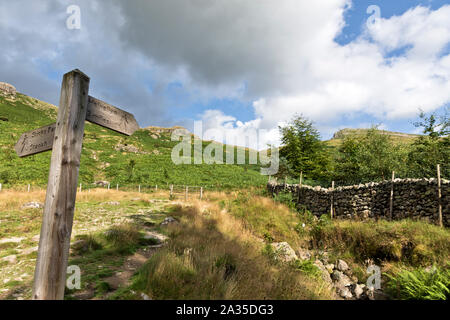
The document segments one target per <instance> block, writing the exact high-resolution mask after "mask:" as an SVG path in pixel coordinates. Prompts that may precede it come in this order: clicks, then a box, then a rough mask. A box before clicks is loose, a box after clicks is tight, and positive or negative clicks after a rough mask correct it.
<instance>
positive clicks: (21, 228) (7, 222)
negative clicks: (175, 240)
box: [0, 193, 178, 300]
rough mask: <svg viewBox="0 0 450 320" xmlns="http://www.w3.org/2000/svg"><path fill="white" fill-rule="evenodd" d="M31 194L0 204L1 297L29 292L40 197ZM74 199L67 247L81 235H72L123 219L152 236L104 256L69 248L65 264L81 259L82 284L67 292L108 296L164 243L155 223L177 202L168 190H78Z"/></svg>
mask: <svg viewBox="0 0 450 320" xmlns="http://www.w3.org/2000/svg"><path fill="white" fill-rule="evenodd" d="M30 199H32V198H30V196H28V198H25V199H24V200H23V201H16V202H14V203H13V204H12V205H11V206H10V207H8V208H3V209H2V208H0V299H15V300H22V299H30V297H31V288H32V280H33V273H34V267H35V264H36V258H37V249H38V244H39V232H40V225H41V221H42V220H41V215H42V203H43V197H42V194H37V195H36V197H35V199H34V200H32V201H29V200H30ZM78 199H79V200H78V202H77V205H76V212H75V217H74V225H73V231H72V241H71V247H73V246H77V245H78V246H79V245H80V244H81V245H83V240H77V239H79V238H83V236H89V235H92V234H96V233H97V234H98V233H102V232H106V231H107V230H108V229H109V228H111V227H113V226H120V225H127V224H133V225H136V226H138V228H139V230H140V231H141V232H142V234H143V237H144V239H152V241H151V242H149V243H148V244H145V243H144V244H143V245H141V246H139V247H138V248H137V249H136V250H133V251H134V253H132V254H128V253H126V254H112V255H111V254H109V255H108V258H107V259H101V258H99V259H95V258H93V257H89V256H87V257H84V256H83V254H81V255H80V253H79V252H77V251H75V250H73V249H71V255H70V258H69V265H73V264H77V265H80V268H81V270H82V290H79V291H76V292H70V291H69V292H68V294H67V295H66V298H68V299H99V298H102V299H103V298H109V297H111V296H112V295H113V293H114V291H115V290H117V289H119V288H120V287H123V286H126V285H127V284H128V282H129V278H131V276H132V275H133V274H134V272H135V271H136V270H137V269H139V267H140V266H142V265H143V263H144V262H145V261H146V260H147V259H148V258H149V257H150V256H151V255H152V253H154V252H155V251H156V250H158V248H160V247H161V246H163V245H164V241H165V236H164V234H163V232H162V233H161V232H160V231H159V225H160V223H161V222H163V221H164V219H165V218H166V217H167V210H170V207H172V206H173V205H175V204H177V203H178V202H177V201H171V200H168V197H167V195H161V194H145V195H144V194H133V193H130V194H120V195H118V196H113V195H109V196H108V195H103V194H92V195H87V194H82V195H81V196H79V197H78ZM111 199H118V200H111ZM22 202H23V203H22ZM3 205H4V203H3ZM102 260H103V261H102ZM102 286H103V288H102Z"/></svg>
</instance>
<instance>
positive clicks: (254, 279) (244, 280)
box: [132, 202, 333, 299]
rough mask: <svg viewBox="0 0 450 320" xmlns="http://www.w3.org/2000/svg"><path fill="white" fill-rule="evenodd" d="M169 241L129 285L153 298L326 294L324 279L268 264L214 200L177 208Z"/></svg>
mask: <svg viewBox="0 0 450 320" xmlns="http://www.w3.org/2000/svg"><path fill="white" fill-rule="evenodd" d="M175 217H176V218H177V219H179V221H180V223H179V224H177V225H174V226H171V227H170V234H171V240H170V242H169V245H168V246H167V247H166V248H164V249H162V250H161V251H159V252H158V253H157V254H155V255H154V256H152V257H151V258H150V260H149V261H148V262H147V264H146V265H145V266H144V267H143V268H142V269H141V271H140V272H139V273H138V275H137V277H136V278H135V282H134V284H133V286H132V288H133V290H141V291H144V292H146V293H147V294H148V295H149V296H150V297H152V298H153V299H329V298H331V297H332V296H333V295H332V293H331V292H330V291H329V289H328V288H327V287H326V286H325V284H324V283H322V282H321V281H318V280H317V279H314V278H312V277H310V276H308V275H306V274H305V273H303V272H302V271H301V270H298V269H296V268H293V267H292V266H290V265H285V264H273V262H272V261H271V259H270V258H269V257H268V256H267V255H265V254H264V250H263V249H264V244H263V243H261V242H260V241H259V240H258V238H256V237H255V236H254V235H253V234H252V233H251V232H250V230H249V229H247V228H246V227H245V225H244V223H243V222H242V220H240V219H236V218H234V217H233V216H231V215H229V214H227V213H226V212H224V210H222V209H221V208H220V206H219V205H217V204H216V205H211V204H208V205H204V203H202V202H197V203H196V204H195V206H194V207H191V208H182V207H180V208H178V209H177V210H176V212H175Z"/></svg>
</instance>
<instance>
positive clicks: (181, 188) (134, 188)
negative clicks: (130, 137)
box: [0, 182, 214, 200]
mask: <svg viewBox="0 0 450 320" xmlns="http://www.w3.org/2000/svg"><path fill="white" fill-rule="evenodd" d="M46 188H47V187H46V186H43V185H34V184H27V185H14V186H12V185H6V186H5V185H2V184H1V183H0V192H6V191H8V190H13V191H16V192H23V193H30V192H35V191H45V190H46ZM213 188H214V186H211V189H209V188H208V187H207V186H189V185H175V184H170V185H169V184H166V185H146V184H133V185H119V184H114V185H112V184H110V183H103V182H101V183H82V182H81V183H80V184H79V185H78V187H77V191H78V192H88V193H90V192H91V191H95V190H107V191H121V192H137V193H155V192H158V191H165V192H169V194H170V197H171V198H173V199H181V198H184V199H186V200H188V199H192V198H199V199H202V198H203V194H204V192H205V191H206V190H213Z"/></svg>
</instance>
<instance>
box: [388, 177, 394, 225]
mask: <svg viewBox="0 0 450 320" xmlns="http://www.w3.org/2000/svg"><path fill="white" fill-rule="evenodd" d="M394 180H395V171H392V180H391V196H390V199H389V220H392V218H393V214H394V213H393V210H394Z"/></svg>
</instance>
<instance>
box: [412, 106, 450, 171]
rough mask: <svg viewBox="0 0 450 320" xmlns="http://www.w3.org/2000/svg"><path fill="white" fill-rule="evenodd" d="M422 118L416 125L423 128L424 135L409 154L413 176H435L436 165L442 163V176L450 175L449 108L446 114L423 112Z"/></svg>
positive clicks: (417, 140)
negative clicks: (449, 160)
mask: <svg viewBox="0 0 450 320" xmlns="http://www.w3.org/2000/svg"><path fill="white" fill-rule="evenodd" d="M419 118H420V120H419V121H418V122H416V123H415V124H414V125H415V126H416V127H418V128H422V133H423V134H424V136H421V137H419V138H417V139H416V140H415V141H414V143H413V145H412V148H411V151H410V153H409V155H408V165H409V167H410V175H411V176H412V177H417V178H423V177H434V176H436V166H437V164H440V165H441V175H442V177H444V178H446V179H448V178H449V177H450V166H449V163H448V159H450V140H449V116H448V108H447V110H446V112H445V114H443V115H441V116H439V115H437V114H435V113H433V114H431V115H426V114H425V113H424V112H421V113H420V115H419Z"/></svg>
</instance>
